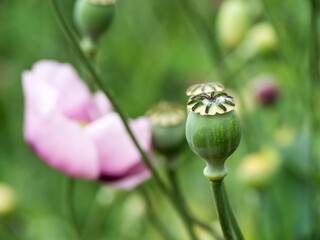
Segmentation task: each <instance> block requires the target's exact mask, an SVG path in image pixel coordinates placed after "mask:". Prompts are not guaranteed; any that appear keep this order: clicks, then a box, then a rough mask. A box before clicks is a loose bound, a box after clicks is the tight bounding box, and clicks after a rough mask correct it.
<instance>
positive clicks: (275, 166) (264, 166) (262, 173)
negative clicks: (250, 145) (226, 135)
mask: <svg viewBox="0 0 320 240" xmlns="http://www.w3.org/2000/svg"><path fill="white" fill-rule="evenodd" d="M281 163H282V161H281V157H280V154H279V152H278V151H277V150H276V149H274V148H272V147H268V146H267V147H263V148H262V150H261V151H260V152H258V153H252V154H249V155H247V156H245V157H244V158H243V160H242V161H241V163H240V165H239V168H238V177H239V180H240V181H242V182H243V183H244V184H245V185H246V186H248V187H253V188H256V189H263V188H265V187H267V186H269V184H270V183H271V182H272V181H273V180H274V178H275V177H276V174H277V173H278V172H279V170H280V167H281Z"/></svg>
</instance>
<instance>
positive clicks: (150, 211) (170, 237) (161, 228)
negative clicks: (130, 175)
mask: <svg viewBox="0 0 320 240" xmlns="http://www.w3.org/2000/svg"><path fill="white" fill-rule="evenodd" d="M139 190H140V194H141V195H142V197H143V198H144V200H145V202H146V205H147V215H148V217H149V219H150V221H151V222H152V224H153V225H154V227H155V228H156V229H157V230H158V232H159V233H160V234H161V236H162V237H163V238H164V239H166V240H177V238H176V237H175V236H174V234H173V233H172V232H171V231H170V230H169V229H168V228H167V225H165V224H164V223H163V222H161V220H160V219H159V218H158V217H157V216H156V213H155V209H154V207H153V204H152V201H151V199H150V197H149V195H148V193H147V192H146V190H145V189H143V188H140V189H139Z"/></svg>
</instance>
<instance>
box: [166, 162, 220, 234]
mask: <svg viewBox="0 0 320 240" xmlns="http://www.w3.org/2000/svg"><path fill="white" fill-rule="evenodd" d="M171 160H174V159H168V158H167V159H166V161H171ZM166 171H167V175H168V179H169V182H170V185H171V187H172V189H173V192H174V195H175V198H176V199H177V200H176V201H177V202H180V204H181V211H183V212H184V215H185V216H186V218H187V219H188V224H190V225H191V226H192V225H193V224H197V225H198V226H200V227H201V228H203V229H204V230H206V231H208V232H209V233H210V234H211V235H212V236H213V237H214V238H215V239H220V236H219V234H218V233H216V232H215V231H214V230H213V229H212V228H211V227H210V226H208V225H207V224H206V223H204V222H202V221H200V220H198V219H196V218H195V217H193V216H192V214H191V211H190V209H189V208H188V206H187V204H186V201H185V200H184V197H183V194H182V192H181V188H180V186H179V183H178V179H177V173H176V170H175V169H173V168H170V164H166Z"/></svg>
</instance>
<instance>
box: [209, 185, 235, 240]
mask: <svg viewBox="0 0 320 240" xmlns="http://www.w3.org/2000/svg"><path fill="white" fill-rule="evenodd" d="M210 183H211V189H212V195H213V199H214V203H215V206H216V211H217V213H218V216H219V221H220V226H221V229H222V232H223V236H224V238H225V239H226V240H233V235H232V228H231V225H230V221H229V218H228V214H227V209H226V205H225V200H224V198H223V193H222V180H221V181H215V182H214V181H211V182H210Z"/></svg>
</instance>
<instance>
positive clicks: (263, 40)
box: [239, 22, 277, 57]
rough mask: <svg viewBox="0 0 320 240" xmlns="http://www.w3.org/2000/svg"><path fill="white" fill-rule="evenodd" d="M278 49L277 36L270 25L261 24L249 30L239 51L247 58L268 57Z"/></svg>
mask: <svg viewBox="0 0 320 240" xmlns="http://www.w3.org/2000/svg"><path fill="white" fill-rule="evenodd" d="M276 49H277V35H276V32H275V30H274V29H273V27H272V26H271V25H270V23H267V22H261V23H257V24H255V25H254V26H253V27H252V28H250V29H249V31H248V34H247V36H246V38H245V40H244V42H243V44H242V45H241V48H240V49H239V50H240V52H241V54H242V55H244V56H246V57H252V56H256V55H268V54H271V53H274V52H275V51H276Z"/></svg>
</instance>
